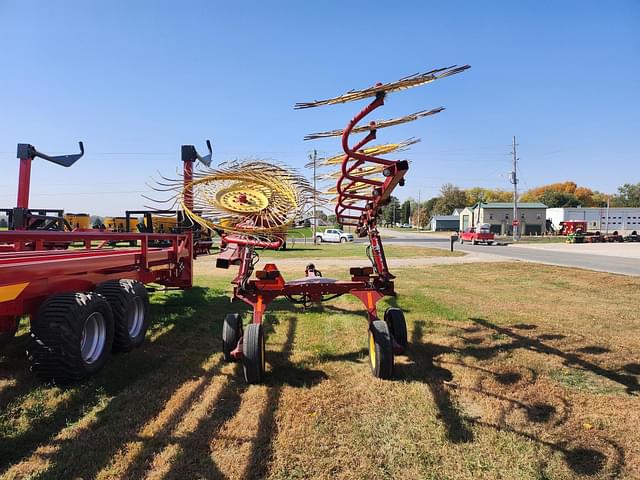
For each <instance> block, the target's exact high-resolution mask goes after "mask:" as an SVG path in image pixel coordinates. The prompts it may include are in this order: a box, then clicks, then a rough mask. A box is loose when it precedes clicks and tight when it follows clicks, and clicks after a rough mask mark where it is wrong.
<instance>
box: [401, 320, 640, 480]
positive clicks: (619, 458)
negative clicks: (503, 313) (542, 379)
mask: <svg viewBox="0 0 640 480" xmlns="http://www.w3.org/2000/svg"><path fill="white" fill-rule="evenodd" d="M470 320H472V321H473V322H474V323H475V324H476V326H474V327H468V328H465V329H464V330H465V331H467V332H468V333H472V334H477V333H479V332H481V331H483V330H485V331H486V330H487V329H488V330H489V331H490V332H493V333H492V336H494V338H499V339H500V340H503V339H506V340H509V342H507V343H499V344H497V345H492V346H486V347H477V346H476V345H474V344H473V343H475V342H472V344H471V345H469V342H464V341H465V340H466V339H465V338H464V337H462V340H463V342H464V343H465V346H463V347H462V348H455V347H451V348H445V351H446V352H450V353H455V354H458V355H461V356H471V357H473V358H476V359H479V360H488V359H491V358H494V357H495V356H497V355H498V354H499V353H504V352H507V351H512V350H515V349H527V350H531V351H534V352H537V353H541V354H545V355H554V356H557V357H560V358H562V359H563V360H564V361H565V364H567V365H572V366H577V367H580V368H582V369H584V370H588V371H590V372H592V373H594V374H596V375H599V376H602V377H604V378H607V379H609V380H613V381H615V382H617V383H619V384H621V385H623V386H625V387H626V388H627V393H629V394H635V392H637V391H638V381H637V379H636V378H635V377H632V376H630V375H626V374H622V373H619V372H616V371H613V370H609V369H606V368H603V367H601V366H599V365H597V364H595V363H593V362H590V361H587V360H584V359H583V358H581V357H580V356H579V355H577V354H576V353H569V352H565V351H562V350H560V349H559V348H556V347H553V346H551V345H548V344H546V343H544V342H543V341H542V339H549V340H555V339H562V338H564V336H562V335H547V334H543V335H538V336H537V337H527V336H525V335H522V334H520V333H518V332H516V331H515V330H535V328H536V326H534V325H514V326H513V327H512V328H506V327H500V326H498V325H495V324H493V323H491V322H489V321H488V320H486V319H482V318H472V319H470ZM496 334H498V335H496ZM412 347H413V346H412ZM576 351H577V352H581V353H585V354H590V355H597V354H600V353H605V352H607V351H609V350H608V349H606V348H604V347H597V346H591V345H590V346H586V347H583V348H580V349H577V350H576ZM443 363H455V364H457V365H460V366H462V367H464V368H473V369H476V370H480V371H482V372H485V373H489V374H490V375H492V376H493V378H494V379H495V380H496V381H497V382H499V383H502V384H505V385H512V384H514V383H517V382H518V381H520V379H521V374H519V373H518V372H493V371H490V370H488V369H485V368H483V367H477V366H472V365H468V364H466V363H461V362H443ZM623 369H624V370H626V371H629V370H628V369H626V368H625V367H623ZM534 373H535V372H534ZM533 382H535V376H534V378H533V381H532V382H530V383H533ZM457 388H459V389H462V390H469V391H472V392H473V393H476V394H479V395H483V396H488V397H493V398H496V399H498V400H501V401H505V402H508V403H510V404H511V405H512V407H514V408H519V409H522V410H524V412H525V414H526V418H527V420H528V421H529V422H532V423H549V422H551V421H553V425H554V426H558V425H561V424H563V423H565V422H566V421H567V420H568V417H569V416H570V412H571V405H570V403H569V402H568V401H567V400H566V399H564V398H561V399H560V401H561V402H562V411H561V412H559V411H558V408H557V407H556V406H554V405H552V404H551V403H549V402H532V403H527V402H523V401H520V400H517V399H513V398H509V397H507V396H504V395H499V394H496V393H494V392H490V391H487V390H485V389H482V388H465V387H457ZM469 421H470V422H471V423H472V424H474V425H480V426H484V427H489V428H493V429H495V430H498V431H507V432H510V433H513V434H516V435H518V436H521V437H523V438H526V439H528V440H531V441H534V442H536V443H538V444H541V445H545V446H547V447H549V448H550V449H552V450H554V451H558V452H561V453H562V455H563V457H564V460H565V464H566V465H567V467H568V468H570V469H571V470H572V471H573V472H574V473H576V474H578V475H586V476H591V475H596V474H600V473H602V472H603V470H605V469H606V473H607V475H608V476H611V478H617V477H618V476H619V474H620V472H621V469H622V465H623V464H624V451H623V449H622V447H621V446H620V445H619V444H617V443H616V442H614V441H613V440H610V439H605V438H596V437H595V436H593V435H592V436H590V437H588V438H586V437H585V438H574V439H571V438H569V439H565V440H560V441H557V442H551V441H548V440H544V439H542V438H540V437H539V436H537V435H534V434H532V433H529V432H525V431H521V430H518V429H515V428H511V427H509V426H507V425H505V424H504V422H502V421H499V422H497V423H496V424H493V423H489V422H484V421H482V420H479V419H469ZM592 443H595V444H596V445H592ZM598 444H599V446H598ZM540 473H541V475H543V476H544V472H542V471H541V472H540Z"/></svg>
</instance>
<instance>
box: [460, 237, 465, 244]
mask: <svg viewBox="0 0 640 480" xmlns="http://www.w3.org/2000/svg"><path fill="white" fill-rule="evenodd" d="M460 245H464V240H463V239H462V237H460Z"/></svg>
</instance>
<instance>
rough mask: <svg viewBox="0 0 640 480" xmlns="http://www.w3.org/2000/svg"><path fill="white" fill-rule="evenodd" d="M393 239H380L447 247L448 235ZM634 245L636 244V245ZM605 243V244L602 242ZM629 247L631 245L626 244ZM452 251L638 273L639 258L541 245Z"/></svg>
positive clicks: (463, 247)
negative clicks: (557, 249) (541, 246)
mask: <svg viewBox="0 0 640 480" xmlns="http://www.w3.org/2000/svg"><path fill="white" fill-rule="evenodd" d="M388 234H389V235H392V236H394V237H393V238H388V239H383V240H384V243H385V244H399V245H407V244H408V245H419V246H423V247H435V248H446V249H449V245H450V242H449V238H446V237H444V238H443V237H440V236H436V235H429V234H424V233H413V234H412V233H408V232H407V233H404V232H403V233H401V234H398V233H396V232H395V231H393V232H388ZM636 245H637V244H636ZM603 246H606V245H603ZM629 247H631V245H629ZM453 248H454V249H455V250H461V251H466V252H478V253H490V254H492V255H499V256H503V257H507V258H513V259H516V260H523V261H527V262H536V263H546V264H549V265H562V266H566V267H577V268H586V269H588V270H597V271H600V272H609V273H620V274H623V275H634V276H640V259H638V258H632V257H622V256H613V255H595V254H591V253H571V252H562V251H554V250H545V249H543V248H534V247H526V246H499V245H468V244H464V245H460V244H459V243H456V244H455V245H454V247H453Z"/></svg>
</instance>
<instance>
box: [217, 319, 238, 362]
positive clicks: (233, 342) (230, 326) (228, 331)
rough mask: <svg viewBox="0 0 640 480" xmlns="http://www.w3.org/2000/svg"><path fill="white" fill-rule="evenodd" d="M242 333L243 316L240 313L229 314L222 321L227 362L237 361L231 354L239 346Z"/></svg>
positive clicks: (224, 351)
mask: <svg viewBox="0 0 640 480" xmlns="http://www.w3.org/2000/svg"><path fill="white" fill-rule="evenodd" d="M242 333H243V332H242V317H241V316H240V314H239V313H229V314H227V316H226V317H224V322H223V323H222V355H223V356H224V361H225V362H233V361H235V359H234V358H233V357H232V356H231V352H232V351H233V350H235V348H236V347H237V346H238V341H239V340H240V337H242Z"/></svg>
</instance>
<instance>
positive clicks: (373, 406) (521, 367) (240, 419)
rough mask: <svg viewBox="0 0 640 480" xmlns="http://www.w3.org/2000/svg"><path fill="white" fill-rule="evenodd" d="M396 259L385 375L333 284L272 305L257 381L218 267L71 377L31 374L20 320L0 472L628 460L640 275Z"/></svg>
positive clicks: (350, 472) (484, 471) (637, 450)
mask: <svg viewBox="0 0 640 480" xmlns="http://www.w3.org/2000/svg"><path fill="white" fill-rule="evenodd" d="M338 248H339V247H338ZM283 273H285V275H286V274H287V273H288V272H286V271H284V272H283ZM326 273H327V274H328V275H333V274H334V273H336V272H331V271H328V272H326ZM394 273H395V274H396V275H397V279H396V285H397V289H398V296H397V297H396V298H389V299H387V300H385V301H384V302H382V303H381V304H380V308H381V309H382V308H384V307H385V306H387V305H398V306H400V307H402V308H403V309H404V311H405V312H406V317H407V321H408V325H409V334H410V335H409V336H410V342H411V346H410V349H409V351H408V355H407V356H401V357H397V358H396V369H395V380H392V381H381V380H376V379H374V378H372V377H371V375H370V373H369V367H368V364H367V361H368V360H367V330H366V320H365V317H364V316H363V314H362V306H361V305H360V303H359V301H357V300H355V299H354V298H352V297H342V298H340V299H337V300H334V301H332V302H329V303H327V304H324V305H323V306H313V307H312V308H311V309H310V310H309V311H307V312H302V311H301V310H300V309H298V308H295V307H293V306H292V305H291V304H289V303H288V302H286V301H276V302H274V303H273V304H272V305H270V307H269V310H268V313H267V316H266V323H265V326H266V331H267V364H268V367H267V368H268V372H267V376H266V380H265V383H264V384H263V385H256V386H251V387H247V386H246V385H245V384H244V382H243V380H242V378H241V377H242V373H241V368H240V366H239V365H237V364H224V363H223V362H222V360H221V353H220V348H221V345H220V340H219V338H220V334H221V324H222V318H223V317H224V315H225V314H226V313H228V312H232V311H236V310H238V311H246V308H245V307H244V306H243V305H242V304H232V303H230V302H229V298H228V294H229V292H230V285H229V281H230V279H231V277H232V272H225V271H222V272H220V271H216V272H215V274H212V275H201V276H198V277H197V279H196V283H197V286H196V287H195V288H193V289H191V290H188V291H184V292H181V291H171V292H158V293H156V294H154V295H153V297H152V314H153V318H154V323H153V325H152V328H151V330H150V332H149V335H148V341H147V343H146V344H145V345H144V347H143V348H141V349H138V350H135V351H133V352H130V353H128V354H121V355H117V356H115V357H114V358H113V359H112V361H111V362H110V363H109V365H108V366H107V367H106V368H105V369H104V370H103V371H102V372H101V373H100V374H99V375H98V376H97V377H96V378H94V379H92V380H91V381H88V382H86V383H84V384H82V385H78V386H75V387H72V388H67V389H61V388H58V387H51V386H46V385H41V384H40V383H39V382H38V381H37V380H35V379H34V378H33V376H32V375H30V374H29V373H28V372H27V362H26V359H25V358H24V354H23V349H24V343H25V342H26V340H27V338H26V334H27V330H26V327H25V326H23V327H22V329H21V331H20V336H19V337H18V338H17V339H16V341H15V342H14V343H13V344H11V345H10V346H9V347H7V348H5V349H4V350H3V351H2V356H1V357H0V370H1V371H2V379H1V380H0V405H1V406H2V411H1V413H0V475H2V478H7V479H9V478H11V479H14V478H15V479H17V478H20V479H22V478H25V479H26V478H29V479H40V480H43V479H67V478H69V479H72V478H84V479H89V478H97V479H129V478H162V479H191V478H211V479H217V478H233V479H235V478H238V479H246V478H270V479H278V480H282V479H307V478H322V479H333V478H340V479H370V478H371V479H373V478H375V479H396V478H408V479H434V480H435V479H442V480H444V479H455V480H458V479H462V480H465V479H469V480H470V479H532V480H533V479H536V480H540V479H594V478H595V479H613V478H616V479H618V478H624V479H637V478H640V445H639V441H638V435H637V425H638V424H639V420H640V409H639V408H638V406H639V404H638V393H639V385H638V380H639V378H640V357H639V355H638V352H639V351H640V335H639V334H638V331H639V329H640V320H639V318H638V315H637V299H638V291H639V290H640V279H638V278H633V277H624V276H616V275H609V274H603V273H596V272H587V271H582V270H573V269H567V268H560V267H550V266H541V265H535V264H519V263H509V264H501V263H496V264H483V266H482V268H480V269H479V268H478V267H477V265H474V264H460V265H447V266H445V265H440V266H428V267H416V268H411V269H409V268H407V269H403V270H398V271H395V272H394ZM614 294H615V302H612V301H611V298H612V295H614ZM613 322H615V323H613ZM614 324H615V328H612V325H614Z"/></svg>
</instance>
